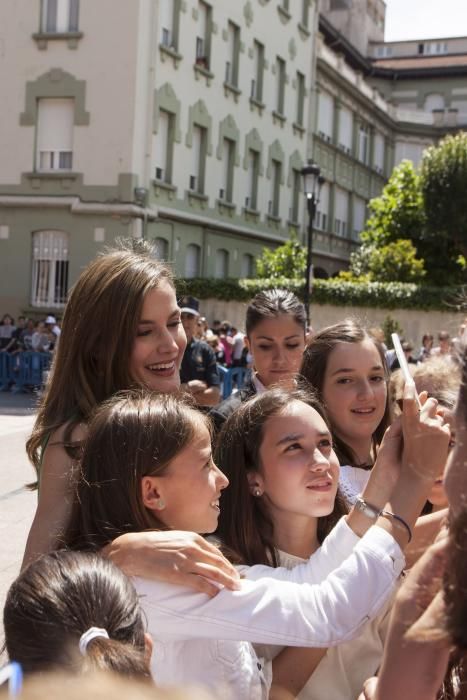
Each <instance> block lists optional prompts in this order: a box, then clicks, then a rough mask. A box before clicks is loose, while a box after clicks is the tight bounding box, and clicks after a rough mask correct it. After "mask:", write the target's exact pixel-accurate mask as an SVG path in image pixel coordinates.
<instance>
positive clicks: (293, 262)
mask: <svg viewBox="0 0 467 700" xmlns="http://www.w3.org/2000/svg"><path fill="white" fill-rule="evenodd" d="M305 269H306V249H305V248H304V247H303V246H302V245H301V244H300V243H299V241H298V238H297V236H296V234H292V235H291V237H290V238H289V240H288V241H286V243H284V244H283V245H280V246H278V247H277V248H274V249H273V250H271V249H270V248H264V249H263V254H262V256H261V257H260V258H258V260H257V261H256V273H257V275H258V277H259V278H260V279H272V280H275V279H278V278H279V277H286V278H288V279H296V280H303V278H304V276H305Z"/></svg>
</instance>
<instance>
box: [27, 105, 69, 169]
mask: <svg viewBox="0 0 467 700" xmlns="http://www.w3.org/2000/svg"><path fill="white" fill-rule="evenodd" d="M74 113H75V105H74V100H73V99H58V98H57V99H54V98H53V99H48V98H47V99H40V100H39V101H38V119H37V139H36V143H37V146H36V163H35V169H36V170H37V171H41V172H51V171H56V170H71V169H72V167H73V122H74Z"/></svg>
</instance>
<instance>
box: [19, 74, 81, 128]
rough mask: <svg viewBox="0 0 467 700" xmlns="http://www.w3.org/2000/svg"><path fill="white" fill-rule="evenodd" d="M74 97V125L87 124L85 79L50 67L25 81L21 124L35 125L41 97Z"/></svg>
mask: <svg viewBox="0 0 467 700" xmlns="http://www.w3.org/2000/svg"><path fill="white" fill-rule="evenodd" d="M54 97H59V98H65V97H67V98H74V102H75V114H74V124H75V126H89V122H90V117H89V112H86V110H85V109H84V106H85V100H86V81H85V80H77V79H76V78H75V76H74V75H71V73H67V72H66V71H64V70H62V69H61V68H52V69H51V70H49V71H48V73H44V74H43V75H41V76H39V77H38V78H37V79H36V80H34V81H30V80H28V81H27V83H26V99H25V108H24V112H22V113H21V114H20V119H19V123H20V125H21V126H35V125H36V122H37V104H38V100H40V99H41V98H54Z"/></svg>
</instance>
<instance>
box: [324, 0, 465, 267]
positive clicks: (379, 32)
mask: <svg viewBox="0 0 467 700" xmlns="http://www.w3.org/2000/svg"><path fill="white" fill-rule="evenodd" d="M385 9H386V7H385V3H384V2H383V0H322V2H321V14H320V19H319V34H318V37H317V40H316V44H315V47H316V74H315V83H314V100H313V102H314V108H315V111H314V118H313V122H312V123H313V156H314V158H315V160H316V161H317V162H318V164H319V165H320V167H321V169H322V172H323V174H324V176H325V177H326V181H327V182H326V185H324V187H323V191H322V196H321V201H320V204H319V206H318V213H317V217H316V228H317V231H316V233H315V251H316V254H315V256H314V260H315V264H316V265H318V266H319V269H320V271H322V272H323V274H325V273H328V274H333V273H335V272H336V271H337V270H339V269H343V268H344V267H346V266H347V264H348V260H349V256H350V253H351V252H352V250H354V249H355V248H356V247H357V246H358V241H359V234H360V232H361V231H362V230H363V227H364V224H365V221H366V218H367V205H368V201H369V200H370V199H371V198H372V197H375V196H377V195H378V194H379V193H380V191H381V189H382V187H383V186H384V184H385V182H386V180H387V178H388V177H389V176H390V174H391V172H392V169H393V167H394V166H395V165H397V164H399V163H400V162H401V161H402V160H404V159H408V160H412V161H413V162H414V164H415V165H416V166H417V165H419V163H420V161H421V159H422V155H423V151H424V150H425V149H426V148H427V147H429V146H431V145H433V144H436V143H437V142H438V141H439V140H440V139H441V138H442V137H443V136H445V135H446V134H448V133H455V132H456V131H458V130H459V129H462V128H466V126H467V87H466V85H467V82H466V78H467V38H465V37H464V38H453V39H443V40H436V39H427V40H424V41H407V42H384V19H385Z"/></svg>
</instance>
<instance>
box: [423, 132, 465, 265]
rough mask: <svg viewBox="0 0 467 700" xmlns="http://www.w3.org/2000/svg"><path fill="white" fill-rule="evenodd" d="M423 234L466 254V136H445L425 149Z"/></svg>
mask: <svg viewBox="0 0 467 700" xmlns="http://www.w3.org/2000/svg"><path fill="white" fill-rule="evenodd" d="M420 180H421V191H422V194H423V200H424V207H425V214H426V232H427V235H428V236H429V237H436V238H443V239H445V240H446V239H447V240H449V241H451V243H452V242H454V246H455V248H456V249H458V251H459V252H460V251H462V252H464V254H465V252H466V251H467V133H466V132H461V133H459V134H456V135H455V136H447V137H446V138H444V139H443V140H442V141H441V142H440V143H439V145H438V146H432V147H431V148H428V149H427V150H426V151H425V153H424V156H423V159H422V165H421V174H420Z"/></svg>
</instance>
